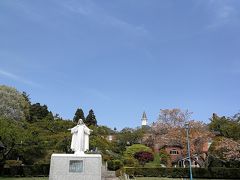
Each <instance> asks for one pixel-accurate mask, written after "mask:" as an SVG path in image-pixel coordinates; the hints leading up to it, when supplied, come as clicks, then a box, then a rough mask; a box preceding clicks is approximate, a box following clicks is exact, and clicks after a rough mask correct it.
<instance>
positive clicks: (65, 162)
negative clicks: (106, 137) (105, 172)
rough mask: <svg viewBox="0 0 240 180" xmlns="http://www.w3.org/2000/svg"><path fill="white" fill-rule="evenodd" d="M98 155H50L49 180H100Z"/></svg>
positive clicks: (99, 156) (99, 158)
mask: <svg viewBox="0 0 240 180" xmlns="http://www.w3.org/2000/svg"><path fill="white" fill-rule="evenodd" d="M101 167H102V157H101V155H100V154H84V153H83V152H82V153H75V154H52V156H51V165H50V174H49V180H76V179H82V180H101Z"/></svg>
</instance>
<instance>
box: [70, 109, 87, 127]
mask: <svg viewBox="0 0 240 180" xmlns="http://www.w3.org/2000/svg"><path fill="white" fill-rule="evenodd" d="M79 119H82V120H83V122H84V123H85V121H86V119H85V116H84V112H83V110H82V109H79V108H78V109H77V110H76V112H75V115H74V117H73V122H74V123H76V124H77V123H78V120H79Z"/></svg>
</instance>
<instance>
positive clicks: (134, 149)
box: [124, 144, 152, 157]
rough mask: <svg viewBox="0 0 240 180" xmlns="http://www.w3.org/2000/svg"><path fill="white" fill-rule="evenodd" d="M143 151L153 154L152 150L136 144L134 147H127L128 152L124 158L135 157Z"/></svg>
mask: <svg viewBox="0 0 240 180" xmlns="http://www.w3.org/2000/svg"><path fill="white" fill-rule="evenodd" d="M141 151H144V152H152V149H151V148H149V147H147V146H145V145H142V144H134V145H132V146H129V147H127V149H126V151H125V152H124V156H125V157H134V154H136V153H137V152H141Z"/></svg>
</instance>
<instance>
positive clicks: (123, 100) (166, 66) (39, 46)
mask: <svg viewBox="0 0 240 180" xmlns="http://www.w3.org/2000/svg"><path fill="white" fill-rule="evenodd" d="M239 22H240V1H239V0H185V1H178V0H121V1H116V0H115V1H114V0H101V1H99V0H41V1H32V0H1V1H0V84H5V85H9V86H13V87H16V88H17V89H18V90H20V91H26V92H27V93H28V94H30V97H31V100H32V102H40V103H42V104H47V105H48V107H49V109H50V110H51V111H53V112H54V113H58V114H60V116H62V117H63V118H68V119H72V118H73V116H74V113H75V111H76V109H77V108H78V107H81V108H83V110H84V112H85V115H87V114H88V110H89V109H91V108H92V109H93V110H94V112H95V114H96V117H97V120H98V123H99V124H101V125H107V126H110V127H117V129H121V128H123V127H136V126H139V125H140V119H141V116H142V112H143V111H146V113H147V116H148V119H149V122H153V121H156V119H157V117H158V113H159V110H160V109H165V108H170V109H171V108H181V109H188V110H189V111H191V112H193V115H192V118H193V119H195V120H201V121H204V122H209V120H208V119H209V118H210V117H211V115H212V113H213V112H215V113H217V114H219V115H226V116H231V115H233V114H235V113H237V112H238V111H239V110H240V106H239V102H240V101H239V100H240V93H239V92H240V81H239V80H240V23H239Z"/></svg>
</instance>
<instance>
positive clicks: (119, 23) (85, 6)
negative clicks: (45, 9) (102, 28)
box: [63, 0, 147, 35]
mask: <svg viewBox="0 0 240 180" xmlns="http://www.w3.org/2000/svg"><path fill="white" fill-rule="evenodd" d="M63 7H65V8H66V9H68V10H69V11H70V12H72V13H76V14H80V15H82V16H86V17H88V18H90V19H91V20H93V21H95V22H97V23H99V24H102V25H109V26H112V27H115V28H118V29H120V30H122V31H125V32H127V33H132V34H135V35H145V34H146V33H147V30H146V29H145V27H144V26H143V25H133V24H131V23H129V22H127V21H125V20H123V19H120V18H117V17H115V16H113V15H111V14H108V13H107V12H106V11H105V10H104V9H102V8H101V7H99V6H97V4H96V3H94V2H92V1H91V0H87V1H83V0H82V1H71V2H67V3H64V4H63Z"/></svg>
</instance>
